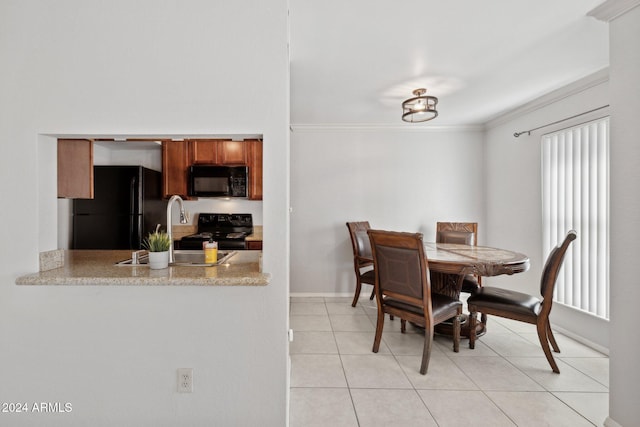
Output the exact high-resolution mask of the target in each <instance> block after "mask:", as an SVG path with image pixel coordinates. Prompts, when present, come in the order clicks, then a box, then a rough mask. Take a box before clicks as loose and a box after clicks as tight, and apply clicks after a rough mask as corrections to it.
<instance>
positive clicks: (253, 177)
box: [245, 139, 262, 200]
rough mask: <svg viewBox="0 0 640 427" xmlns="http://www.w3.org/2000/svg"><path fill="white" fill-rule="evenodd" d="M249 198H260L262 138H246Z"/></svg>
mask: <svg viewBox="0 0 640 427" xmlns="http://www.w3.org/2000/svg"><path fill="white" fill-rule="evenodd" d="M245 143H246V144H247V149H248V153H247V155H248V159H247V165H248V166H249V200H262V140H259V139H248V140H246V141H245Z"/></svg>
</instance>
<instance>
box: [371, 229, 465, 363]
mask: <svg viewBox="0 0 640 427" xmlns="http://www.w3.org/2000/svg"><path fill="white" fill-rule="evenodd" d="M368 233H369V238H370V240H371V249H372V254H373V266H374V271H375V287H374V290H375V293H376V300H377V305H378V317H377V322H376V335H375V339H374V341H373V352H374V353H377V352H378V350H379V348H380V340H381V338H382V330H383V328H384V318H385V313H388V314H389V315H392V316H398V317H399V318H400V319H401V331H402V332H403V333H404V332H405V331H406V322H407V321H409V322H411V323H413V324H415V325H418V326H421V327H423V328H424V349H423V351H422V364H421V366H420V373H421V374H422V375H424V374H426V373H427V369H428V367H429V359H430V356H431V347H432V343H433V328H434V326H435V325H437V324H438V323H441V322H444V321H445V320H448V319H451V318H452V317H453V319H454V320H453V351H454V352H458V351H459V346H460V315H461V314H462V303H461V302H460V301H459V300H457V299H455V298H452V297H449V296H446V295H440V294H436V293H433V294H432V293H431V282H430V278H429V265H428V261H427V257H426V255H425V252H424V244H423V241H422V233H401V232H395V231H383V230H369V231H368Z"/></svg>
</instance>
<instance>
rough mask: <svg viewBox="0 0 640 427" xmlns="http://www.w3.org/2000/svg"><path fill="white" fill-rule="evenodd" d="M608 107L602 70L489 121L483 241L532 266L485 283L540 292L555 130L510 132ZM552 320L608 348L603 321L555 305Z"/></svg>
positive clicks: (563, 124) (607, 327)
mask: <svg viewBox="0 0 640 427" xmlns="http://www.w3.org/2000/svg"><path fill="white" fill-rule="evenodd" d="M608 103H609V84H608V75H607V71H606V70H603V71H601V72H599V73H596V74H594V75H591V76H588V77H587V78H585V79H583V80H581V81H579V82H576V83H574V84H572V85H569V86H568V87H566V88H564V89H561V90H559V91H556V92H554V93H552V94H549V95H547V96H544V97H542V98H541V99H539V100H536V101H534V102H532V103H530V104H528V105H526V106H523V107H522V108H521V109H519V110H518V111H515V112H513V113H511V114H509V115H507V116H504V117H502V118H499V119H496V120H494V121H493V122H491V123H489V125H488V129H487V132H486V136H485V147H486V153H485V162H486V163H485V170H486V189H485V191H486V215H487V216H486V218H487V227H486V233H487V242H486V243H487V244H488V245H489V246H495V247H505V248H510V249H513V250H516V251H518V252H522V253H525V254H527V255H528V256H529V258H530V261H531V267H530V269H529V271H527V272H526V273H522V274H516V275H514V276H498V277H492V278H487V279H486V280H483V284H491V285H494V286H502V287H507V288H511V289H517V290H520V291H522V292H527V293H530V294H534V295H535V294H538V293H539V292H540V291H539V287H540V277H541V273H542V267H543V265H544V262H545V260H546V257H547V254H543V253H542V252H543V250H542V205H541V201H542V192H541V183H542V178H541V163H540V162H541V156H540V153H541V148H540V138H541V135H542V134H543V133H546V132H549V131H552V130H553V129H554V128H553V127H548V128H545V129H542V130H540V131H535V132H532V133H531V135H527V134H523V135H521V136H520V137H519V138H515V137H514V136H513V134H514V132H517V131H523V130H527V129H532V128H535V127H538V126H541V125H545V124H547V123H552V122H556V121H558V120H561V119H564V118H567V117H571V116H573V115H576V114H580V113H583V112H585V111H589V110H591V109H594V108H598V107H601V106H603V105H607V104H608ZM603 111H605V112H603ZM603 114H606V110H602V111H598V112H596V113H594V114H593V115H591V116H581V117H580V118H577V119H576V120H574V121H568V122H563V123H561V124H559V125H558V126H556V129H557V128H558V127H560V126H561V127H566V126H569V125H571V124H572V123H573V124H577V123H580V122H584V121H585V120H587V119H589V118H594V117H600V116H602V115H603ZM551 320H552V323H553V325H554V326H556V327H561V328H563V329H565V330H566V331H568V332H570V333H574V334H577V335H580V336H581V337H584V338H586V340H587V341H588V342H590V343H594V344H597V345H598V346H600V347H601V348H602V349H607V348H608V347H609V342H608V338H609V335H608V332H609V324H608V322H606V321H604V320H602V319H598V318H594V317H593V316H587V315H584V314H582V313H578V312H576V311H575V310H570V309H566V308H565V307H563V306H561V305H560V304H555V305H554V306H553V311H552V313H551Z"/></svg>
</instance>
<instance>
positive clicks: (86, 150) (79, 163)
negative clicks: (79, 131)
mask: <svg viewBox="0 0 640 427" xmlns="http://www.w3.org/2000/svg"><path fill="white" fill-rule="evenodd" d="M58 197H59V198H67V199H93V141H91V140H89V139H58Z"/></svg>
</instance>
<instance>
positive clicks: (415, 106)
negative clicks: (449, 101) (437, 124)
mask: <svg viewBox="0 0 640 427" xmlns="http://www.w3.org/2000/svg"><path fill="white" fill-rule="evenodd" d="M425 93H427V90H426V89H422V88H421V89H416V90H414V91H413V94H414V95H415V97H414V98H409V99H407V100H406V101H404V102H403V103H402V120H404V121H405V122H410V123H418V122H426V121H428V120H432V119H435V118H436V117H438V110H436V105H437V104H438V98H436V97H435V96H427V95H425Z"/></svg>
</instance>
